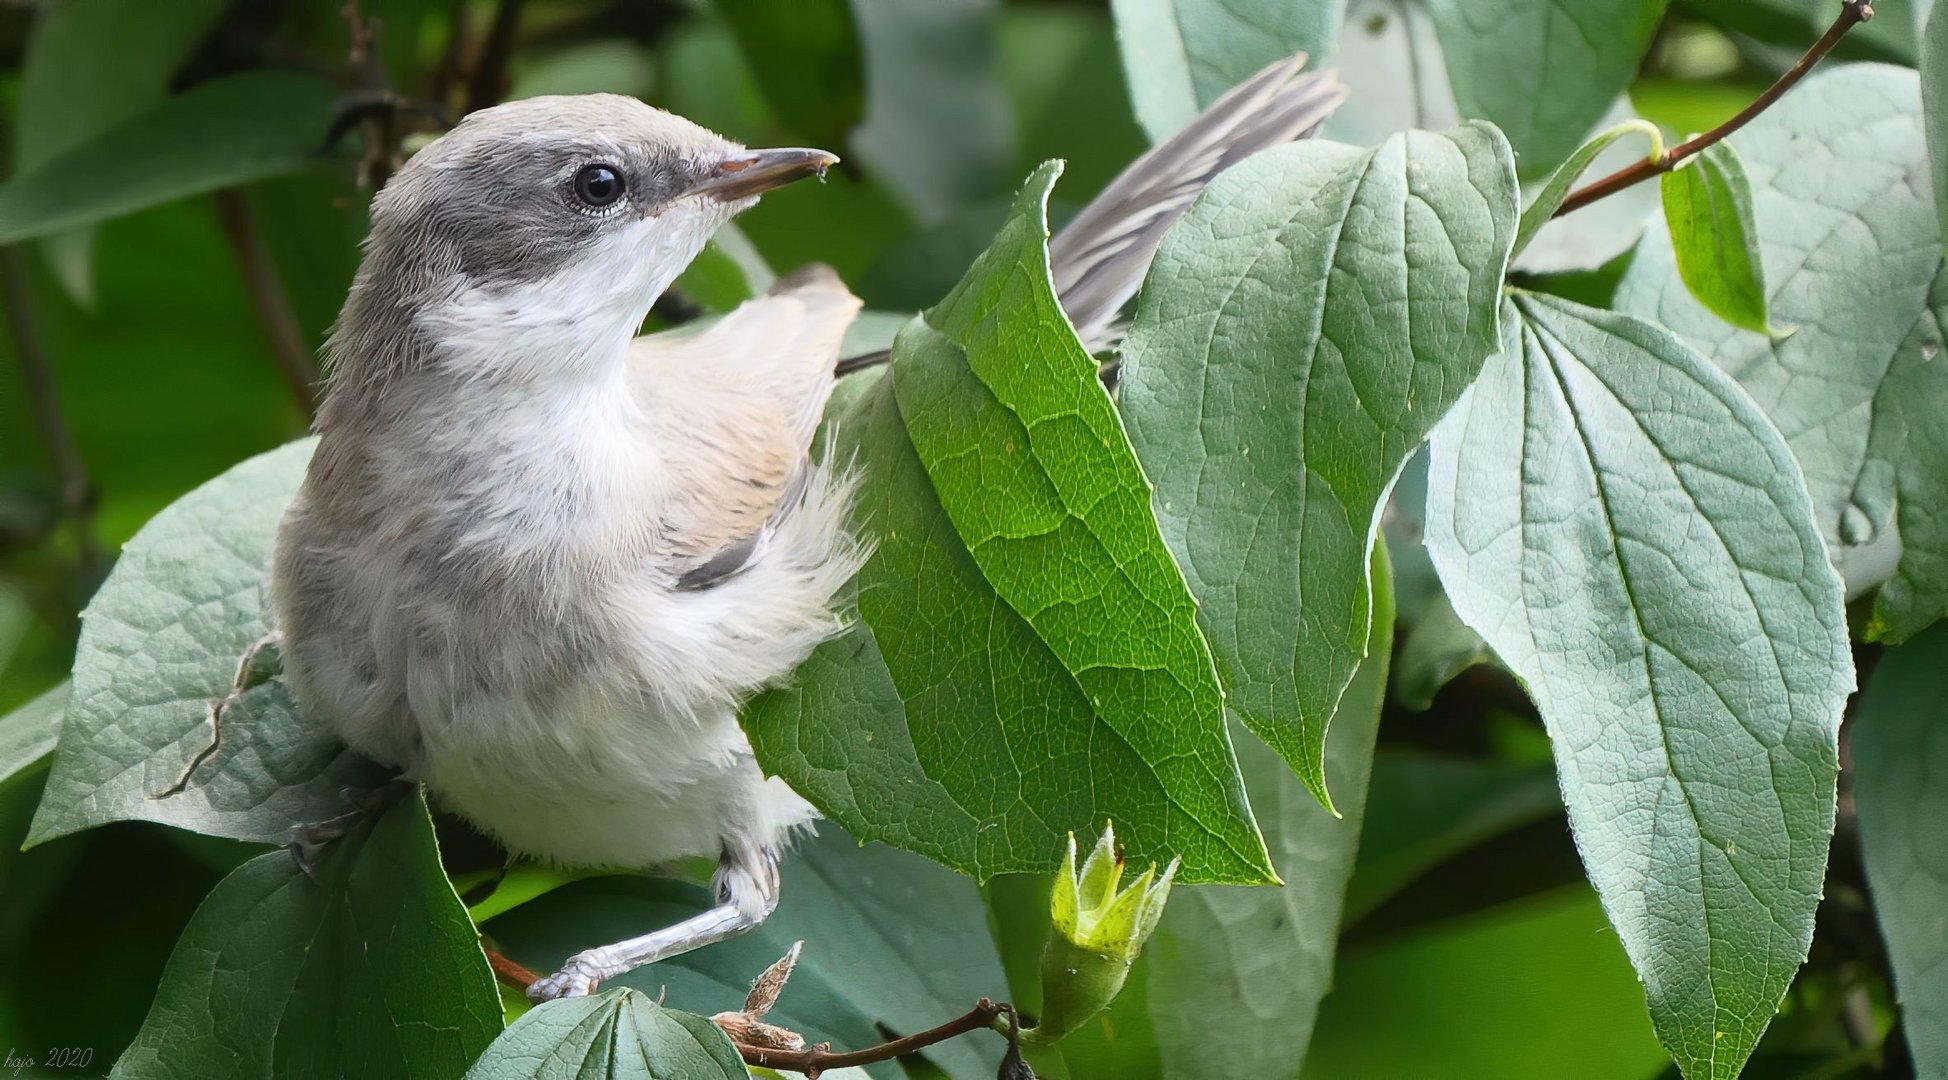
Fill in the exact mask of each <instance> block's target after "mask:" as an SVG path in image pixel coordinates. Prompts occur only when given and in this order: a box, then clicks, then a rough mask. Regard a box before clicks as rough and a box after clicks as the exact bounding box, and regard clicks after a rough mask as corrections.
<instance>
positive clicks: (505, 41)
mask: <svg viewBox="0 0 1948 1080" xmlns="http://www.w3.org/2000/svg"><path fill="white" fill-rule="evenodd" d="M520 22H521V0H500V6H499V7H497V8H495V9H494V24H493V26H491V27H490V28H488V31H487V43H486V45H484V46H483V47H482V48H481V51H480V56H479V58H478V59H476V60H475V61H474V66H473V78H471V79H469V80H467V109H466V111H467V112H473V111H474V110H475V109H484V108H487V107H488V106H489V105H497V104H499V103H500V100H501V95H502V94H503V93H505V92H506V91H507V87H506V85H505V84H506V80H507V58H508V56H510V55H511V54H512V53H513V52H514V31H515V30H516V29H517V28H518V27H519V25H520Z"/></svg>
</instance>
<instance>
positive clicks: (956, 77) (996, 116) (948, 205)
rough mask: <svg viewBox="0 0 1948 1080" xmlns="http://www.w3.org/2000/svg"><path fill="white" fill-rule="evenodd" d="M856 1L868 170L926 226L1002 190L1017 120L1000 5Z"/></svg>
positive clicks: (979, 0) (863, 157)
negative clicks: (998, 66)
mask: <svg viewBox="0 0 1948 1080" xmlns="http://www.w3.org/2000/svg"><path fill="white" fill-rule="evenodd" d="M851 2H852V13H853V18H854V19H855V20H857V23H858V33H859V39H860V43H861V45H862V46H864V50H865V55H866V119H865V121H864V122H863V123H861V124H860V125H859V127H858V128H857V129H856V130H854V131H853V133H852V148H853V150H854V151H855V152H856V153H857V154H858V156H859V160H860V162H861V163H862V164H864V165H865V167H866V169H867V170H868V171H869V172H871V173H872V174H873V176H874V178H875V179H877V180H878V181H879V182H880V183H882V184H883V185H885V186H886V187H887V188H888V189H890V190H891V191H893V192H894V193H895V194H896V195H897V196H898V197H899V199H900V201H901V202H902V203H904V204H905V205H906V207H907V208H908V209H909V210H911V211H912V212H913V215H914V216H915V217H916V218H918V219H919V220H920V222H921V223H923V224H931V223H933V222H937V221H940V220H941V219H943V218H945V217H946V216H947V215H948V214H949V213H951V212H952V211H953V210H955V209H957V208H959V207H961V206H965V205H967V204H969V203H974V202H979V201H980V200H982V199H984V198H988V197H990V196H993V195H995V194H996V193H998V192H1000V191H1002V190H1003V188H1004V185H1005V183H1006V172H1005V170H1006V169H1007V167H1008V159H1009V150H1010V148H1011V147H1012V145H1013V141H1014V122H1013V121H1014V118H1013V116H1012V114H1011V113H1010V111H1009V109H1008V99H1007V97H1006V95H1004V94H1003V93H1002V92H1001V84H1000V81H999V79H998V77H997V76H996V74H995V63H994V35H995V22H996V19H997V15H998V11H999V7H1000V5H999V3H998V0H954V2H952V3H922V4H915V3H911V2H909V0H851ZM808 91H816V92H815V94H814V96H817V95H819V94H822V93H823V91H822V90H817V88H816V87H809V88H808V87H800V88H799V92H800V93H806V92H808Z"/></svg>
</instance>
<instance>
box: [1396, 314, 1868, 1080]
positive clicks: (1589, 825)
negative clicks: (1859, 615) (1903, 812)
mask: <svg viewBox="0 0 1948 1080" xmlns="http://www.w3.org/2000/svg"><path fill="white" fill-rule="evenodd" d="M1504 322H1505V328H1504V334H1505V344H1504V346H1503V348H1502V351H1501V352H1500V353H1499V354H1498V355H1497V356H1496V357H1495V358H1494V359H1493V360H1491V361H1490V362H1489V365H1488V367H1487V369H1486V370H1485V371H1484V372H1483V374H1482V378H1481V381H1480V382H1479V383H1477V384H1476V385H1475V387H1474V389H1473V391H1472V392H1471V393H1470V395H1469V397H1468V399H1467V400H1466V401H1465V402H1464V404H1463V405H1462V406H1461V407H1460V408H1457V409H1456V410H1455V411H1454V414H1453V415H1452V416H1451V417H1450V418H1449V419H1448V420H1447V421H1446V422H1445V423H1443V424H1442V425H1441V427H1440V428H1439V430H1437V431H1436V432H1435V435H1434V441H1433V448H1434V454H1433V458H1432V462H1431V465H1430V471H1429V478H1428V529H1427V542H1428V549H1429V552H1430V554H1432V556H1433V557H1434V563H1435V566H1436V567H1437V568H1438V569H1439V570H1440V574H1441V580H1442V581H1443V582H1444V583H1445V584H1446V586H1447V589H1448V595H1449V596H1450V597H1451V598H1452V599H1453V601H1454V606H1455V609H1456V610H1457V611H1458V612H1460V614H1461V616H1462V618H1463V619H1465V620H1466V621H1467V622H1468V623H1469V625H1471V626H1473V627H1474V628H1475V629H1476V630H1478V631H1479V632H1480V633H1481V634H1482V636H1483V637H1484V638H1486V639H1487V640H1488V643H1489V644H1490V645H1491V646H1493V647H1494V649H1495V652H1496V653H1497V654H1498V655H1499V656H1500V657H1501V658H1502V659H1503V660H1504V661H1505V662H1506V663H1507V664H1508V665H1509V667H1510V668H1511V669H1513V670H1514V671H1515V673H1516V674H1517V675H1518V676H1519V677H1521V679H1522V680H1523V682H1524V683H1525V684H1527V686H1528V688H1529V691H1530V693H1531V694H1532V695H1533V696H1534V697H1535V700H1536V704H1537V706H1538V707H1539V708H1540V709H1541V711H1542V716H1543V720H1544V721H1545V723H1546V724H1547V725H1548V728H1549V733H1550V736H1551V739H1552V741H1553V743H1554V747H1555V755H1556V766H1557V771H1558V773H1559V774H1560V776H1561V779H1562V787H1563V796H1564V801H1565V802H1566V803H1567V804H1568V807H1569V820H1570V825H1571V827H1572V828H1573V830H1574V832H1575V835H1576V841H1577V844H1578V846H1579V847H1580V848H1581V849H1582V853H1583V861H1584V864H1585V866H1586V868H1587V869H1588V872H1589V875H1590V880H1591V881H1592V882H1593V883H1595V885H1596V888H1597V891H1598V892H1599V893H1600V894H1601V895H1602V897H1603V901H1604V906H1605V908H1606V909H1607V910H1608V912H1609V915H1610V921H1611V922H1612V924H1614V925H1615V927H1616V929H1617V933H1618V936H1619V937H1620V938H1622V940H1623V944H1624V948H1625V949H1627V950H1628V951H1629V953H1630V956H1631V960H1632V962H1633V963H1635V964H1636V967H1637V971H1638V972H1639V974H1641V975H1642V976H1643V980H1644V988H1645V993H1646V996H1647V998H1648V1000H1649V1005H1650V1014H1651V1020H1652V1022H1653V1024H1655V1026H1656V1028H1657V1031H1658V1035H1659V1037H1660V1038H1661V1039H1662V1041H1663V1043H1664V1045H1665V1047H1666V1048H1668V1049H1669V1050H1670V1051H1671V1053H1672V1055H1673V1056H1674V1057H1676V1058H1677V1060H1678V1063H1679V1064H1680V1065H1681V1066H1682V1067H1683V1068H1684V1070H1685V1073H1686V1075H1687V1076H1690V1077H1692V1078H1694V1080H1697V1078H1718V1077H1730V1076H1733V1075H1736V1073H1737V1072H1738V1070H1739V1067H1740V1065H1741V1064H1742V1063H1743V1062H1744V1060H1745V1058H1746V1056H1747V1055H1748V1054H1750V1053H1751V1051H1752V1047H1753V1046H1754V1045H1755V1044H1756V1043H1757V1041H1758V1037H1759V1033H1760V1032H1762V1031H1763V1030H1764V1029H1765V1026H1766V1023H1767V1022H1768V1021H1769V1020H1770V1019H1771V1018H1772V1014H1773V1010H1774V1009H1775V1008H1776V1007H1777V1006H1778V1004H1779V1001H1780V999H1781V997H1782V996H1783V995H1784V994H1785V990H1786V986H1787V984H1788V983H1790V982H1791V981H1792V976H1793V973H1794V972H1795V971H1796V970H1797V969H1798V967H1799V964H1800V962H1801V961H1803V960H1804V959H1805V956H1806V950H1807V946H1808V944H1809V943H1810V941H1811V940H1812V932H1813V910H1814V908H1815V907H1816V906H1817V905H1818V903H1819V896H1820V888H1821V881H1822V879H1823V876H1824V873H1825V868H1826V848H1827V840H1828V837H1829V836H1830V835H1831V833H1832V830H1833V811H1834V785H1835V780H1836V777H1837V775H1838V748H1837V733H1838V730H1839V718H1840V710H1841V707H1842V705H1843V704H1844V702H1845V700H1846V696H1847V694H1848V692H1849V691H1851V690H1852V687H1853V666H1852V659H1851V655H1850V653H1849V651H1848V644H1847V632H1846V621H1845V614H1844V611H1843V610H1842V606H1841V590H1840V581H1839V577H1838V575H1837V574H1836V573H1835V572H1834V571H1833V569H1832V566H1831V565H1830V563H1829V562H1828V561H1827V559H1826V555H1825V552H1824V550H1823V548H1822V546H1821V544H1820V539H1819V534H1818V530H1817V528H1816V526H1815V525H1814V521H1813V516H1812V509H1811V507H1810V505H1809V504H1808V501H1807V498H1806V493H1805V488H1804V486H1803V484H1802V482H1801V480H1800V478H1799V472H1798V469H1797V467H1796V466H1795V465H1794V463H1793V460H1792V456H1791V454H1790V453H1789V452H1788V450H1787V449H1786V446H1785V443H1784V442H1783V440H1781V439H1780V437H1779V435H1778V433H1777V431H1776V430H1775V429H1774V428H1773V427H1772V425H1771V424H1769V423H1767V422H1766V420H1765V417H1764V416H1763V415H1762V414H1761V413H1760V412H1759V411H1758V409H1757V408H1756V407H1755V406H1754V405H1753V404H1752V402H1751V400H1750V399H1749V398H1747V397H1746V396H1745V395H1744V394H1743V393H1742V392H1740V390H1739V389H1738V387H1737V385H1736V384H1734V383H1733V382H1732V381H1731V380H1730V378H1729V377H1727V376H1726V375H1724V374H1723V373H1722V372H1720V371H1718V370H1717V369H1716V368H1714V367H1712V366H1711V365H1710V364H1708V363H1706V362H1705V361H1704V360H1703V359H1702V358H1701V357H1699V356H1698V355H1697V354H1696V353H1694V352H1692V351H1691V350H1690V349H1689V348H1687V347H1686V346H1685V345H1684V344H1683V343H1682V342H1680V341H1679V340H1678V339H1677V338H1675V337H1674V336H1672V335H1671V334H1669V333H1668V332H1666V331H1664V330H1661V329H1659V328H1657V327H1654V326H1651V325H1649V324H1647V323H1644V322H1641V321H1639V320H1637V319H1633V318H1630V317H1628V316H1623V315H1615V314H1611V313H1608V312H1603V311H1598V310H1595V309H1592V308H1584V307H1581V306H1579V305H1576V304H1572V303H1569V302H1568V301H1565V300H1559V299H1556V298H1554V297H1547V296H1537V295H1526V294H1518V295H1517V297H1516V298H1515V299H1514V300H1513V301H1511V302H1510V303H1509V305H1508V307H1507V311H1506V315H1505V319H1504Z"/></svg>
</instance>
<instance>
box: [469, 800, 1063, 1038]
mask: <svg viewBox="0 0 1948 1080" xmlns="http://www.w3.org/2000/svg"><path fill="white" fill-rule="evenodd" d="M780 896H781V897H782V899H781V900H780V902H779V905H778V910H777V911H776V912H774V913H773V914H772V916H771V917H770V918H769V919H767V920H765V922H764V925H762V926H760V927H759V928H758V929H756V930H754V931H752V932H751V933H748V934H744V935H741V936H739V937H736V938H733V939H731V940H729V941H725V942H721V943H719V944H716V945H712V946H711V947H709V948H707V949H699V950H697V951H695V952H690V953H685V954H683V955H682V956H677V957H672V958H671V959H669V960H665V961H662V962H660V963H657V964H655V965H652V966H650V967H646V968H641V969H638V970H637V971H634V972H631V973H629V974H627V975H623V976H620V977H619V978H617V979H615V980H612V983H611V985H622V986H629V987H634V988H635V989H637V990H640V991H642V992H644V993H646V994H650V995H656V994H658V993H661V992H663V991H664V990H665V989H666V988H667V991H668V1000H669V1002H670V1004H672V1005H673V1006H678V1007H681V1008H684V1009H689V1010H692V1011H694V1012H698V1013H703V1014H705V1015H708V1014H711V1013H714V1012H717V1011H719V1010H722V1009H736V1008H741V1007H742V1005H743V1001H744V995H745V992H746V991H748V990H749V989H750V986H751V980H752V979H753V978H755V977H756V976H757V974H758V972H760V971H763V970H764V969H765V968H766V967H768V966H769V965H770V964H771V963H772V962H773V961H775V960H777V959H778V958H779V957H780V956H783V955H784V953H785V951H786V950H787V949H789V948H791V944H792V942H794V941H803V942H804V943H805V948H804V952H803V954H802V955H801V956H800V957H799V960H798V965H797V966H796V967H795V968H794V969H793V971H792V976H791V981H790V983H789V984H788V985H787V986H786V987H785V991H784V995H783V997H781V998H780V999H779V1001H778V1004H777V1005H776V1007H774V1008H773V1009H772V1010H771V1012H770V1014H769V1015H768V1016H767V1017H766V1020H767V1022H769V1023H774V1024H779V1025H782V1026H784V1027H787V1028H790V1029H791V1030H793V1031H796V1032H799V1033H800V1034H802V1035H804V1036H806V1037H807V1038H808V1039H811V1040H812V1041H814V1042H817V1041H824V1040H830V1041H831V1042H832V1044H833V1045H834V1046H835V1047H837V1048H840V1049H853V1048H858V1047H863V1046H871V1045H874V1044H876V1043H879V1042H882V1041H884V1039H885V1036H884V1035H883V1034H882V1032H883V1031H894V1032H899V1033H902V1034H910V1033H912V1032H915V1031H923V1030H925V1029H927V1028H930V1027H932V1026H934V1025H935V1024H938V1023H940V1022H942V1021H944V1020H946V1019H948V1018H949V1017H953V1016H958V1015H960V1014H961V1013H963V1012H966V1011H967V1010H968V1009H969V1008H970V1007H971V1006H972V1005H973V1004H974V1002H975V1001H977V1000H979V999H980V998H981V997H984V996H985V997H990V998H995V999H997V1000H998V999H1000V998H1001V997H1002V996H1003V994H1002V990H1003V976H1002V974H1001V967H1000V964H999V962H998V961H997V960H996V959H995V956H994V947H993V943H992V942H991V941H990V940H989V938H988V933H987V924H986V921H985V919H984V917H983V913H982V909H981V900H980V895H979V893H978V892H977V890H976V888H975V886H974V883H973V882H971V881H969V880H968V879H966V878H964V877H961V876H960V875H958V874H955V873H953V872H952V871H950V870H947V869H945V868H943V867H940V866H936V865H934V864H933V863H930V862H928V861H927V860H925V859H922V858H920V857H918V856H915V855H909V854H907V853H905V852H902V851H895V850H893V849H892V848H888V847H885V846H883V845H878V844H872V845H866V846H863V847H862V846H860V845H859V844H858V843H857V842H856V841H854V840H853V839H852V838H851V837H849V836H847V835H845V834H844V833H843V832H840V831H839V830H838V829H834V828H832V827H830V826H822V827H821V828H820V832H819V835H818V836H817V837H816V838H814V839H812V840H810V841H808V842H806V843H803V844H801V845H799V847H798V848H797V849H796V850H795V851H794V852H792V854H791V855H790V856H788V857H787V858H786V859H785V864H784V872H783V887H782V889H781V891H780ZM711 902H712V901H711V896H710V893H709V892H708V891H707V890H705V889H702V888H698V887H696V886H694V885H686V884H683V883H680V882H674V881H668V880H659V879H654V878H621V877H610V878H598V879H594V880H589V881H580V882H576V883H575V884H573V885H569V886H566V887H564V888H561V889H557V890H555V891H554V892H551V893H549V894H548V895H547V896H545V897H542V898H541V899H538V900H535V901H532V902H530V903H528V904H524V905H522V906H521V907H519V908H517V909H515V910H514V911H511V912H509V913H507V914H506V915H503V916H501V917H499V918H497V919H495V920H494V921H493V922H492V923H490V924H489V925H488V926H487V930H488V932H489V933H490V934H492V935H493V938H494V940H495V941H496V942H497V943H499V945H500V946H501V948H502V949H504V950H505V951H506V952H507V953H508V955H510V956H512V957H514V958H515V959H517V960H519V961H521V962H522V963H525V964H527V965H528V966H530V967H532V968H534V969H535V970H538V971H543V970H545V971H552V970H554V968H555V966H556V965H558V964H560V963H561V961H562V960H564V959H566V958H567V957H568V956H569V955H570V954H572V953H575V952H578V951H580V950H582V949H586V948H588V947H590V946H592V945H596V944H601V943H605V942H609V941H617V940H620V939H622V938H625V937H633V936H635V935H638V934H642V933H645V932H647V931H650V930H653V929H655V928H657V927H660V926H668V925H670V924H671V923H674V922H676V921H677V920H680V919H683V918H687V917H689V916H691V915H695V914H697V913H698V912H700V911H702V910H704V909H705V908H706V907H708V906H710V904H711ZM1047 910H1048V909H1047V907H1046V906H1044V907H1043V908H1042V911H1043V913H1044V917H1046V912H1047ZM1046 925H1047V924H1046V922H1044V924H1043V926H1044V928H1045V927H1046ZM925 1053H926V1055H927V1056H928V1058H929V1059H930V1060H932V1061H935V1062H937V1063H939V1064H940V1065H941V1066H942V1067H944V1068H946V1069H947V1070H948V1072H950V1073H951V1074H952V1075H954V1076H981V1075H989V1076H991V1075H993V1073H994V1067H995V1065H996V1063H998V1062H999V1060H1000V1054H1001V1041H1000V1040H999V1039H988V1038H982V1037H980V1036H978V1035H977V1036H970V1037H967V1038H961V1039H954V1040H951V1041H949V1042H944V1043H940V1044H938V1045H936V1046H931V1047H928V1048H927V1050H926V1051H925ZM888 1068H889V1067H887V1066H876V1067H875V1070H876V1071H877V1072H879V1073H880V1074H882V1075H892V1076H897V1075H898V1072H897V1070H896V1069H895V1070H892V1071H891V1072H890V1073H888V1072H887V1071H886V1070H887V1069H888Z"/></svg>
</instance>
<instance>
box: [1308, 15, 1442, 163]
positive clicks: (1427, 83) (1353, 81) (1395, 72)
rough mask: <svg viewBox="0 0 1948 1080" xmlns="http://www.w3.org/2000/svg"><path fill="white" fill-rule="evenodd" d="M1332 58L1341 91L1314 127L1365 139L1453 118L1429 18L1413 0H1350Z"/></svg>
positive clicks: (1341, 138)
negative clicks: (1322, 123)
mask: <svg viewBox="0 0 1948 1080" xmlns="http://www.w3.org/2000/svg"><path fill="white" fill-rule="evenodd" d="M1332 63H1333V65H1334V66H1335V67H1337V68H1338V69H1339V77H1340V78H1341V79H1342V80H1344V81H1345V83H1346V88H1347V90H1348V91H1349V93H1348V94H1347V95H1346V100H1345V102H1344V103H1342V104H1341V105H1340V106H1339V108H1338V109H1336V110H1334V111H1333V114H1332V115H1331V116H1330V117H1327V119H1326V123H1325V126H1324V127H1323V128H1321V129H1320V133H1321V134H1322V135H1324V136H1325V137H1326V138H1328V139H1332V140H1334V141H1336V142H1343V143H1351V144H1353V145H1355V146H1372V145H1374V144H1376V143H1378V142H1379V141H1380V140H1382V139H1384V138H1386V137H1387V136H1389V135H1395V134H1398V133H1400V132H1402V131H1411V130H1413V129H1415V128H1420V129H1423V130H1428V131H1434V130H1438V129H1441V128H1448V127H1453V126H1454V125H1456V124H1458V123H1460V122H1461V114H1460V112H1459V111H1458V110H1457V109H1456V108H1455V104H1454V91H1452V90H1450V89H1449V88H1448V85H1447V64H1446V62H1445V60H1443V58H1442V56H1441V41H1440V38H1439V37H1438V36H1436V35H1435V33H1434V20H1433V19H1431V18H1430V17H1429V16H1428V14H1427V10H1426V8H1424V7H1423V6H1422V5H1421V3H1420V0H1351V2H1350V3H1348V4H1347V6H1346V22H1345V25H1344V26H1343V27H1341V29H1340V37H1339V51H1338V53H1337V54H1335V55H1334V56H1333V57H1332Z"/></svg>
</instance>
